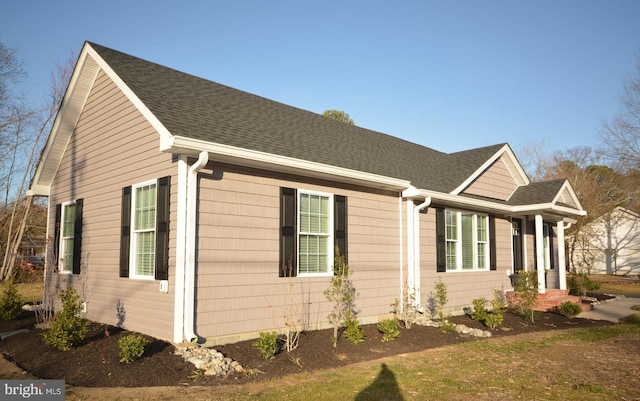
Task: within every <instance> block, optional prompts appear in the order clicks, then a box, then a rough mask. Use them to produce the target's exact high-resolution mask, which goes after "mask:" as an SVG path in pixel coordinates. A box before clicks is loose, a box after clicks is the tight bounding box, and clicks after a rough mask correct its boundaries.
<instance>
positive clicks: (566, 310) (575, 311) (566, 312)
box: [558, 301, 582, 319]
mask: <svg viewBox="0 0 640 401" xmlns="http://www.w3.org/2000/svg"><path fill="white" fill-rule="evenodd" d="M558 312H560V314H561V315H563V316H566V317H568V318H569V319H571V318H574V317H576V316H578V315H579V314H580V313H582V307H581V306H580V305H578V304H577V303H575V302H571V301H565V302H563V303H561V304H560V305H558Z"/></svg>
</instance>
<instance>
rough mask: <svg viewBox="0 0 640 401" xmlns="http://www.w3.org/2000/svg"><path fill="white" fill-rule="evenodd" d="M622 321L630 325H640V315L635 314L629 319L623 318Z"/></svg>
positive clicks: (628, 317)
mask: <svg viewBox="0 0 640 401" xmlns="http://www.w3.org/2000/svg"><path fill="white" fill-rule="evenodd" d="M620 321H621V322H623V323H629V324H640V313H634V314H631V315H629V316H627V317H623V318H622V319H620Z"/></svg>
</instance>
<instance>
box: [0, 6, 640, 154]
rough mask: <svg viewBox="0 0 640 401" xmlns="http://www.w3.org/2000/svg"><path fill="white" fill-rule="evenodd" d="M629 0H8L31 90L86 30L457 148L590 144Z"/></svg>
mask: <svg viewBox="0 0 640 401" xmlns="http://www.w3.org/2000/svg"><path fill="white" fill-rule="evenodd" d="M639 18H640V1H636V0H616V1H604V0H602V1H592V0H580V1H578V0H571V1H569V0H567V1H559V0H554V1H546V0H542V1H428V0H422V1H413V0H404V1H399V0H398V1H377V0H368V1H333V0H328V1H322V2H305V1H299V0H298V1H278V0H271V1H264V0H255V1H242V0H238V1H198V2H196V1H189V0H186V1H181V2H177V1H171V2H169V1H164V0H155V1H135V0H129V1H121V0H110V1H108V2H107V1H100V2H98V1H93V0H83V1H76V0H72V1H62V0H61V1H50V0H41V1H35V0H20V1H17V0H15V1H5V2H3V4H2V5H1V6H0V41H1V42H3V43H4V44H5V45H6V46H8V47H12V48H16V49H18V51H19V57H20V58H21V59H22V60H23V61H24V67H25V69H26V71H27V73H28V78H27V79H26V80H25V82H24V83H23V86H22V90H23V91H24V92H26V93H27V94H28V95H29V97H30V98H31V99H40V98H42V97H43V96H44V95H45V94H46V88H47V86H48V84H49V80H50V74H51V72H52V71H53V70H54V67H55V64H56V62H63V61H64V60H66V59H68V58H69V56H70V55H71V54H75V55H77V54H78V52H79V51H80V49H81V47H82V45H83V43H84V41H85V40H89V41H93V42H96V43H99V44H102V45H105V46H108V47H111V48H114V49H117V50H121V51H124V52H126V53H129V54H132V55H135V56H138V57H141V58H144V59H147V60H150V61H154V62H157V63H160V64H163V65H166V66H169V67H172V68H175V69H178V70H181V71H184V72H187V73H190V74H193V75H197V76H200V77H203V78H207V79H210V80H212V81H216V82H219V83H222V84H225V85H229V86H232V87H235V88H238V89H241V90H245V91H248V92H251V93H254V94H257V95H260V96H263V97H266V98H269V99H273V100H277V101H280V102H283V103H286V104H289V105H292V106H296V107H299V108H302V109H306V110H310V111H313V112H317V113H322V112H323V111H324V110H326V109H338V110H344V111H346V112H347V113H349V114H350V115H351V117H352V118H353V119H354V120H355V123H356V125H359V126H362V127H365V128H370V129H373V130H376V131H381V132H384V133H387V134H390V135H394V136H397V137H400V138H403V139H406V140H409V141H412V142H416V143H420V144H422V145H425V146H429V147H431V148H434V149H437V150H441V151H445V152H455V151H458V150H464V149H469V148H475V147H480V146H485V145H491V144H496V143H502V142H509V143H510V144H511V145H512V147H514V149H516V152H517V151H518V150H519V149H522V148H523V147H526V146H528V145H531V144H533V143H539V142H540V141H544V143H545V145H546V146H547V147H548V148H550V149H552V150H563V149H567V148H571V147H576V146H592V147H597V146H600V141H599V139H598V136H597V132H598V130H599V128H600V126H601V124H602V122H603V121H604V120H606V119H610V118H611V117H612V116H613V115H614V114H615V112H616V111H617V110H619V108H620V104H619V101H618V97H619V94H620V93H621V91H622V89H623V85H624V79H625V77H626V76H628V75H629V74H631V73H632V72H633V71H634V69H635V66H636V63H637V62H638V61H639V59H638V57H640V23H638V19H639Z"/></svg>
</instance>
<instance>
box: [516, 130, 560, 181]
mask: <svg viewBox="0 0 640 401" xmlns="http://www.w3.org/2000/svg"><path fill="white" fill-rule="evenodd" d="M517 154H518V161H519V162H520V164H521V165H522V168H524V170H525V172H526V173H527V175H528V176H529V179H530V180H531V181H533V182H536V181H542V180H544V178H545V176H547V170H548V169H549V168H551V166H552V164H553V152H552V151H551V149H549V147H548V146H547V144H546V143H545V142H544V140H540V141H538V142H532V143H528V144H526V145H525V146H523V147H522V148H520V149H518V151H517Z"/></svg>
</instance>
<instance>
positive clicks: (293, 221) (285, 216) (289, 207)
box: [279, 188, 298, 277]
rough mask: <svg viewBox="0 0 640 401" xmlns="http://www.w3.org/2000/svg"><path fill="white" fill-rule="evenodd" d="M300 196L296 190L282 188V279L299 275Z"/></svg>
mask: <svg viewBox="0 0 640 401" xmlns="http://www.w3.org/2000/svg"><path fill="white" fill-rule="evenodd" d="M297 203H298V194H297V193H296V190H295V189H294V188H280V268H279V271H280V277H295V276H296V275H297V273H298V267H297V261H298V258H297V255H296V252H297V251H296V249H297V247H296V234H297V214H298V207H297Z"/></svg>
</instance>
